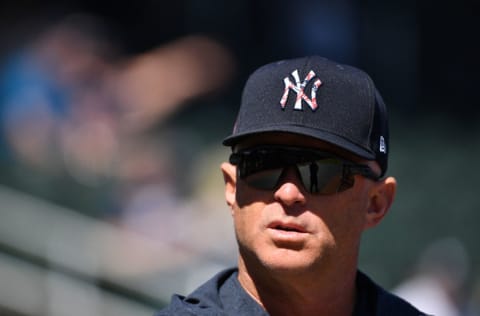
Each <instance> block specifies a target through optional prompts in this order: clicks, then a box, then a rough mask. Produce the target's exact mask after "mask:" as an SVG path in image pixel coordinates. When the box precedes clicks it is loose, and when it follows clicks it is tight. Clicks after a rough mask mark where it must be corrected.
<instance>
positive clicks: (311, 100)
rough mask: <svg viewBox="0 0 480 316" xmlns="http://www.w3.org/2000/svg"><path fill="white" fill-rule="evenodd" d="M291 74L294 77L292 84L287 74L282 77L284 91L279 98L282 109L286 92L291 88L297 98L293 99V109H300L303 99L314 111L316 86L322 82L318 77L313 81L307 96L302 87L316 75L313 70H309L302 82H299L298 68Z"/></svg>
mask: <svg viewBox="0 0 480 316" xmlns="http://www.w3.org/2000/svg"><path fill="white" fill-rule="evenodd" d="M292 76H293V78H294V79H295V84H293V82H291V81H290V78H289V77H288V76H287V77H285V78H284V79H283V82H284V83H285V92H283V96H282V99H281V100H280V105H281V106H282V109H284V108H285V106H286V104H287V98H288V93H289V92H290V90H293V91H294V92H295V93H296V94H297V99H296V100H295V106H294V108H293V109H294V110H300V111H301V110H302V100H303V101H305V102H306V103H307V104H308V105H309V106H310V108H311V109H312V111H315V110H316V109H317V107H318V105H317V98H316V97H317V90H318V87H320V85H321V84H322V82H321V81H320V79H318V78H317V80H315V81H314V82H313V85H312V90H311V95H310V98H309V97H307V95H306V94H305V91H304V89H305V87H306V86H307V84H308V83H309V82H310V80H312V79H313V77H315V76H316V75H315V72H313V70H310V72H309V73H308V75H307V76H306V77H305V79H304V80H303V82H302V83H300V77H299V76H298V70H294V71H293V72H292Z"/></svg>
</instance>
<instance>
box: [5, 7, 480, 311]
mask: <svg viewBox="0 0 480 316" xmlns="http://www.w3.org/2000/svg"><path fill="white" fill-rule="evenodd" d="M479 9H480V8H479V3H478V2H475V1H455V2H450V3H444V4H441V3H439V2H433V1H421V2H420V1H413V0H406V1H405V0H403V1H399V0H394V1H380V0H375V1H362V2H360V1H352V0H337V1H321V0H317V1H314V0H299V1H286V0H277V1H268V0H259V1H255V0H243V1H241V0H232V1H213V0H202V1H200V0H177V1H173V2H172V1H168V2H167V1H145V0H141V1H135V2H118V1H102V2H100V1H91V0H77V1H75V0H72V1H55V0H49V1H41V2H39V1H28V0H16V1H13V0H2V2H1V4H0V175H1V176H0V315H6V316H30V315H152V314H153V312H154V311H155V310H157V309H159V308H160V307H161V306H163V305H164V304H165V303H166V302H168V301H169V298H170V296H171V294H172V293H174V292H176V293H183V294H186V293H187V292H189V291H191V290H192V289H194V288H195V287H197V286H198V285H199V284H201V283H202V282H203V281H205V280H207V279H208V278H210V277H211V276H212V275H213V274H214V273H215V272H217V271H219V270H220V269H221V268H224V267H229V266H231V265H233V264H235V260H236V258H235V253H236V247H235V241H234V237H233V232H232V225H231V222H230V218H229V210H228V207H227V206H226V204H225V202H224V197H223V187H222V177H221V174H220V171H219V164H220V163H221V162H222V161H224V160H225V159H226V158H227V155H228V149H226V148H222V146H221V140H222V139H223V138H224V137H225V136H227V135H228V134H229V133H230V131H231V128H232V126H233V122H234V120H235V115H236V111H237V109H238V105H239V100H240V94H241V89H242V87H243V84H244V82H245V80H246V78H247V76H248V74H249V73H250V72H251V71H253V70H254V69H255V68H257V67H258V66H260V65H263V64H265V63H268V62H271V61H274V60H279V59H284V58H291V57H298V56H302V55H309V54H319V55H323V56H325V57H329V58H331V59H334V60H337V61H339V62H343V63H348V64H353V65H355V66H357V67H360V68H362V69H364V70H366V71H367V72H368V73H369V74H370V75H371V76H372V77H373V79H374V81H375V82H376V85H377V87H378V89H379V90H380V92H381V93H382V95H383V97H384V99H385V101H386V103H387V105H388V107H389V111H390V121H391V148H390V149H391V151H390V153H391V155H390V169H389V173H390V174H391V175H394V176H395V177H396V178H397V180H398V183H399V190H398V194H397V198H396V201H395V204H394V206H393V208H392V209H391V211H390V213H389V214H388V216H387V217H386V219H385V220H384V222H382V224H381V225H380V226H379V227H377V228H375V229H373V230H371V231H369V232H367V234H366V235H365V238H364V240H363V244H362V252H361V258H360V267H361V269H362V270H364V271H365V272H367V273H368V274H370V275H371V276H372V277H373V278H374V279H376V280H377V281H378V282H379V283H381V284H382V285H383V286H384V287H385V288H388V289H391V290H393V291H395V292H396V293H398V294H399V295H401V296H404V297H407V298H409V299H410V300H411V301H412V302H414V303H415V304H417V305H418V306H420V307H422V308H423V309H424V310H425V311H427V312H430V313H432V314H435V315H462V316H464V315H468V316H471V315H480V314H479V308H480V274H479V271H480V247H479V245H478V241H479V231H478V228H479V224H478V223H479V221H480V212H479V211H480V201H479V199H478V195H479V193H480V192H479V185H478V180H477V177H478V176H479V175H480V171H478V170H477V169H478V166H477V165H476V162H477V161H479V160H480V146H479V145H480V141H479V140H480V126H479V124H478V123H479V118H480V111H479V107H478V105H479V101H478V88H477V87H476V85H478V84H479V80H478V74H479V73H480V72H479V70H480V69H479V58H478V56H479V55H480V50H479V48H478V45H477V42H478V38H479V26H480V25H479V19H478V12H479Z"/></svg>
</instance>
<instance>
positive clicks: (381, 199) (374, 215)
mask: <svg viewBox="0 0 480 316" xmlns="http://www.w3.org/2000/svg"><path fill="white" fill-rule="evenodd" d="M396 191H397V181H396V180H395V178H393V177H387V178H385V179H383V180H381V181H378V182H377V183H375V184H374V187H373V188H372V190H371V191H370V192H371V194H370V204H369V208H368V210H367V213H366V221H365V229H367V228H371V227H374V226H376V225H378V223H380V221H381V220H382V219H383V217H384V216H385V215H386V214H387V212H388V210H389V209H390V206H391V205H392V203H393V200H394V198H395V192H396Z"/></svg>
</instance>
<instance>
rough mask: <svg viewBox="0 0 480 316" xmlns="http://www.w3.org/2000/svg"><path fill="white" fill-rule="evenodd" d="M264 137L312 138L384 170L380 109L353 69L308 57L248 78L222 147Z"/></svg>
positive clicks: (384, 127)
mask: <svg viewBox="0 0 480 316" xmlns="http://www.w3.org/2000/svg"><path fill="white" fill-rule="evenodd" d="M307 107H308V108H309V109H307ZM270 132H287V133H294V134H299V135H305V136H309V137H314V138H317V139H320V140H322V141H325V142H328V143H331V144H333V145H335V146H338V147H340V148H342V149H344V150H347V151H350V152H352V153H353V154H355V155H357V156H359V157H362V158H364V159H369V160H376V161H377V162H378V163H379V165H380V167H381V168H382V174H384V173H385V171H386V169H387V156H388V155H387V148H388V120H387V112H386V107H385V104H384V103H383V100H382V97H381V96H380V94H379V93H378V91H377V90H376V88H375V85H374V83H373V81H372V79H371V78H370V77H369V76H368V75H367V74H366V73H365V72H363V71H362V70H360V69H357V68H355V67H351V66H348V65H341V64H338V63H336V62H334V61H331V60H328V59H326V58H323V57H319V56H310V57H305V58H297V59H290V60H284V61H280V62H274V63H271V64H267V65H265V66H262V67H260V68H259V69H257V70H256V71H255V72H253V74H252V75H251V76H250V77H249V79H248V81H247V83H246V84H245V88H244V90H243V94H242V102H241V106H240V110H239V112H238V116H237V120H236V123H235V128H234V130H233V133H232V135H230V136H229V137H227V138H225V139H224V141H223V144H224V145H226V146H234V145H235V144H237V143H239V142H241V141H242V140H243V139H244V138H246V137H254V136H255V135H258V134H260V133H270Z"/></svg>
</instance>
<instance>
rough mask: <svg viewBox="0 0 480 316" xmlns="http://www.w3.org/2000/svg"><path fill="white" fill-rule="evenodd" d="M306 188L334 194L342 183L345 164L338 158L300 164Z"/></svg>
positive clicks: (316, 191)
mask: <svg viewBox="0 0 480 316" xmlns="http://www.w3.org/2000/svg"><path fill="white" fill-rule="evenodd" d="M297 167H298V170H299V172H300V175H301V177H302V181H303V184H304V186H305V189H307V190H308V191H309V192H310V193H312V194H322V195H328V194H334V193H337V192H338V191H339V188H340V187H341V184H342V173H343V164H342V163H341V161H339V160H337V159H322V160H318V161H315V162H311V163H309V164H304V165H298V166H297Z"/></svg>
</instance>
